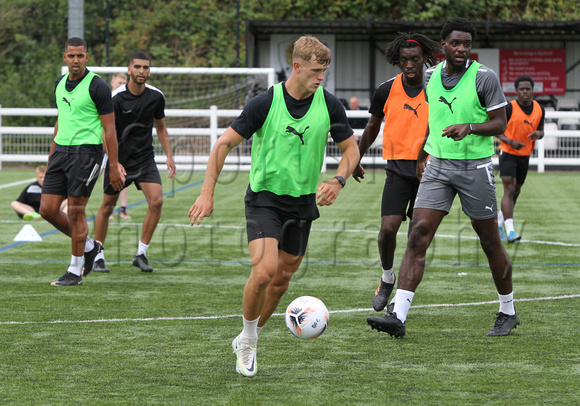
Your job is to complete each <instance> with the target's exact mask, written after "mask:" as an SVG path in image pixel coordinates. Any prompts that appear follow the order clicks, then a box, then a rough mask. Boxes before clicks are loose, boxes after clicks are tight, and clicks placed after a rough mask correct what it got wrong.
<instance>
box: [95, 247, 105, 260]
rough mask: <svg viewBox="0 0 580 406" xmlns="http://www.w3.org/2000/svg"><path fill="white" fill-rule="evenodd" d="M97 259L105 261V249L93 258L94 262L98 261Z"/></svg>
mask: <svg viewBox="0 0 580 406" xmlns="http://www.w3.org/2000/svg"><path fill="white" fill-rule="evenodd" d="M99 259H102V260H103V261H104V260H105V249H102V250H101V251H100V252H99V253H98V254H97V256H96V257H95V262H96V261H98V260H99Z"/></svg>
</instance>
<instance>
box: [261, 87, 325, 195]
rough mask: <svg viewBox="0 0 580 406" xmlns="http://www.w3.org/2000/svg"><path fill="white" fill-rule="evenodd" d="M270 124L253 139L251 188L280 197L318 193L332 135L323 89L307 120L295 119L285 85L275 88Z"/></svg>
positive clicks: (306, 116)
mask: <svg viewBox="0 0 580 406" xmlns="http://www.w3.org/2000/svg"><path fill="white" fill-rule="evenodd" d="M273 90H274V98H273V100H272V105H271V107H270V111H269V112H268V116H267V117H266V121H265V122H264V125H263V126H262V128H260V129H259V130H258V131H257V132H256V133H255V134H254V137H253V142H252V168H251V170H250V187H251V189H252V190H253V191H254V192H260V191H263V190H267V191H269V192H272V193H275V194H277V195H289V196H294V197H298V196H303V195H308V194H312V193H316V189H317V185H318V177H319V175H320V169H321V168H322V163H323V160H324V151H325V147H326V143H327V141H328V132H329V131H330V116H329V114H328V107H327V106H326V101H325V100H324V91H323V89H322V87H319V88H318V89H317V91H316V93H314V97H313V99H312V104H311V105H310V108H309V109H308V112H307V113H306V114H305V115H304V117H302V118H300V119H295V118H294V117H292V116H291V115H290V113H289V112H288V108H287V107H286V102H285V101H284V91H283V89H282V83H278V84H276V85H274V89H273Z"/></svg>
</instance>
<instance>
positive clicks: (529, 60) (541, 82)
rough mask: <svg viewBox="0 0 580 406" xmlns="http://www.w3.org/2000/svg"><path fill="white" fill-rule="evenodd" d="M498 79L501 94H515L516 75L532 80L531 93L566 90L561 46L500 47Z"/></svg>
mask: <svg viewBox="0 0 580 406" xmlns="http://www.w3.org/2000/svg"><path fill="white" fill-rule="evenodd" d="M499 63H500V76H499V79H500V81H501V84H502V88H503V91H504V93H505V94H515V93H516V91H515V88H514V81H515V80H516V79H517V78H518V77H520V76H529V77H531V78H532V79H533V80H534V94H536V95H538V94H564V93H566V50H565V49H500V50H499Z"/></svg>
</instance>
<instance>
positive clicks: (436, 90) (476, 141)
mask: <svg viewBox="0 0 580 406" xmlns="http://www.w3.org/2000/svg"><path fill="white" fill-rule="evenodd" d="M480 66H481V64H480V63H478V62H475V61H474V62H473V63H472V64H471V65H470V66H469V68H467V71H466V72H465V74H464V75H463V77H462V78H461V79H460V80H459V83H458V84H457V85H455V87H453V89H450V90H447V89H445V88H444V87H443V82H442V80H441V69H442V68H443V63H440V64H439V65H437V67H436V68H435V71H434V72H433V75H432V76H431V78H430V79H429V83H427V89H426V94H427V98H428V100H429V138H427V142H426V143H425V152H427V153H428V154H429V155H432V156H434V157H437V158H440V159H481V158H487V157H490V156H492V155H493V154H494V150H493V137H489V136H482V135H477V134H469V135H467V136H466V137H465V138H464V139H462V140H461V141H455V140H453V139H451V138H448V137H442V136H441V134H443V129H444V128H446V127H449V126H450V125H453V124H465V123H483V122H486V121H488V120H489V117H488V115H487V111H486V110H485V108H484V107H482V106H481V103H480V102H479V98H478V97H477V89H476V85H475V78H476V76H477V70H478V69H479V67H480Z"/></svg>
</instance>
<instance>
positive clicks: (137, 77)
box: [95, 51, 175, 272]
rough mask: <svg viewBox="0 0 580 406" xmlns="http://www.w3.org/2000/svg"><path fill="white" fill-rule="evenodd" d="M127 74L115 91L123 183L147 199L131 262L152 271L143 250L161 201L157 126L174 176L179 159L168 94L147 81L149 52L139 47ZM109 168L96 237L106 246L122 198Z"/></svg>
mask: <svg viewBox="0 0 580 406" xmlns="http://www.w3.org/2000/svg"><path fill="white" fill-rule="evenodd" d="M128 73H129V78H130V80H129V83H128V84H127V85H123V86H121V87H119V88H118V89H116V90H115V91H114V92H113V105H114V109H115V126H116V129H117V140H118V142H119V163H120V164H121V165H122V166H123V168H124V172H125V173H126V181H125V185H124V187H123V188H126V187H128V186H129V185H130V184H131V183H133V182H135V186H136V187H137V189H140V190H143V194H145V198H146V199H147V203H148V204H149V208H148V210H147V214H146V215H145V220H144V221H143V230H142V232H141V238H140V240H139V245H138V247H137V253H136V255H135V257H134V258H133V265H134V266H136V267H137V268H139V269H141V271H143V272H152V271H153V267H151V265H149V261H148V260H147V257H146V256H145V254H146V253H147V249H148V248H149V243H150V242H151V238H152V237H153V233H154V232H155V228H156V227H157V223H159V218H160V217H161V207H162V205H163V189H162V186H161V176H160V175H159V170H158V169H157V164H156V163H155V153H154V148H153V143H152V139H153V138H152V137H153V126H155V129H156V130H157V136H158V137H159V141H160V143H161V146H162V147H163V151H164V152H165V155H166V156H167V161H166V164H167V172H168V175H169V177H170V178H172V177H174V176H175V164H174V163H173V158H172V154H171V148H170V146H169V135H168V134H167V128H166V127H165V96H164V95H163V93H161V91H160V90H159V89H157V88H155V87H153V86H151V85H148V84H146V82H147V79H148V78H149V74H150V60H149V57H148V56H147V54H145V53H144V52H140V51H139V52H136V53H134V54H133V55H132V56H131V59H130V61H129V67H128ZM109 169H110V166H108V167H107V168H106V169H105V182H104V185H105V186H104V195H103V203H102V204H101V207H100V209H99V212H98V214H97V219H96V222H95V240H97V241H100V242H101V243H102V244H103V245H104V243H105V238H106V236H107V230H108V227H109V216H110V215H111V213H112V212H113V209H114V208H115V205H116V204H117V200H118V198H119V191H117V190H114V189H112V188H111V187H109V186H108V177H109ZM95 271H96V272H108V271H109V269H108V268H107V267H106V265H105V261H104V255H101V254H99V255H98V256H97V258H96V260H95Z"/></svg>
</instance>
